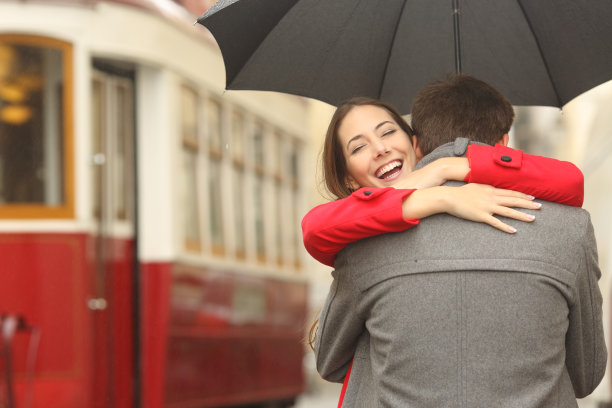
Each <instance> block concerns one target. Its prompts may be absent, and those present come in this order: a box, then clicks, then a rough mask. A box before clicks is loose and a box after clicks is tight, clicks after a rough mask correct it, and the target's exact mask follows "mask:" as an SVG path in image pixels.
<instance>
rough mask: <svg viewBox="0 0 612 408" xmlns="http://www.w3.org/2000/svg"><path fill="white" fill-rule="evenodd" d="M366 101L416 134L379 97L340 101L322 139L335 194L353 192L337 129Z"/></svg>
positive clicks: (313, 330) (313, 328)
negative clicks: (350, 113) (383, 110)
mask: <svg viewBox="0 0 612 408" xmlns="http://www.w3.org/2000/svg"><path fill="white" fill-rule="evenodd" d="M365 105H371V106H377V107H379V108H382V109H385V110H386V111H387V112H389V114H390V115H391V118H393V120H394V121H395V122H396V123H397V124H398V125H399V127H400V128H401V129H402V130H403V131H404V132H406V134H407V135H408V137H410V138H411V137H412V136H413V135H414V132H413V131H412V128H411V127H410V125H408V123H407V122H406V121H405V120H404V118H402V115H401V114H400V113H399V112H398V111H397V109H395V108H394V107H393V106H391V105H389V104H388V103H386V102H383V101H381V100H379V99H374V98H368V97H363V96H360V97H355V98H351V99H348V100H346V101H344V102H343V103H342V104H340V105H339V106H338V108H337V109H336V111H335V112H334V115H333V116H332V118H331V121H330V122H329V126H328V128H327V133H326V134H325V142H324V143H323V155H322V160H321V163H322V167H323V178H324V181H325V186H326V187H327V190H328V191H329V192H330V193H332V194H333V195H334V196H336V198H345V197H348V196H350V195H351V193H352V192H353V190H351V188H350V187H349V186H348V183H347V180H348V176H349V174H348V169H347V167H346V160H345V158H344V154H343V153H342V147H341V146H340V141H339V137H338V129H339V128H340V125H341V124H342V121H343V120H344V118H345V117H346V115H348V113H349V112H350V111H351V110H353V108H355V107H356V106H365ZM318 324H319V319H315V321H314V322H313V324H312V326H311V327H310V330H309V331H308V345H309V346H310V348H311V349H313V350H314V342H315V337H316V335H317V328H318Z"/></svg>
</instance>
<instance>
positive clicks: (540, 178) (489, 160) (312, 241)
mask: <svg viewBox="0 0 612 408" xmlns="http://www.w3.org/2000/svg"><path fill="white" fill-rule="evenodd" d="M467 158H468V161H469V163H470V173H468V175H467V176H466V178H465V181H467V182H469V183H481V184H490V185H492V186H495V187H499V188H505V189H509V190H516V191H521V192H523V193H526V194H531V195H533V196H534V197H537V198H539V199H542V200H547V201H555V202H558V203H562V204H567V205H573V206H576V207H580V206H582V201H583V197H584V177H583V175H582V172H581V171H580V170H579V169H578V168H577V167H576V166H575V165H574V164H572V163H570V162H566V161H560V160H555V159H551V158H547V157H541V156H534V155H530V154H524V153H523V152H522V151H521V150H515V149H512V148H509V147H505V146H502V145H495V147H492V146H485V145H469V146H468V149H467ZM413 191H414V189H395V188H393V187H387V188H370V187H364V188H360V189H359V190H357V191H355V192H354V193H353V194H351V195H350V196H349V197H346V198H343V199H340V200H336V201H332V202H329V203H326V204H322V205H319V206H317V207H315V208H313V209H312V210H310V211H309V212H308V214H306V216H305V217H304V218H303V220H302V235H303V239H304V246H305V247H306V250H307V251H308V253H309V254H310V255H312V257H313V258H315V259H316V260H318V261H319V262H321V263H323V264H325V265H328V266H332V267H333V265H334V260H335V258H336V254H337V253H338V252H340V250H342V248H344V247H345V246H346V245H348V244H350V243H351V242H355V241H357V240H360V239H363V238H367V237H372V236H375V235H379V234H384V233H386V232H398V231H404V230H407V229H408V228H411V227H413V226H415V225H417V224H418V223H419V220H418V219H415V218H410V219H405V218H404V217H403V215H402V202H403V200H404V198H406V197H407V196H408V195H410V194H411V193H412V192H413Z"/></svg>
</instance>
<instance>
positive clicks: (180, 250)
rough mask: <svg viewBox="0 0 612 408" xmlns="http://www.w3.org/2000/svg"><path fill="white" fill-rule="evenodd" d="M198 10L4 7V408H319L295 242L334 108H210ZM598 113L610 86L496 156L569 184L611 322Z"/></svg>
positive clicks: (534, 120)
mask: <svg viewBox="0 0 612 408" xmlns="http://www.w3.org/2000/svg"><path fill="white" fill-rule="evenodd" d="M212 3H214V1H212V0H186V1H176V2H174V1H171V0H117V1H97V0H61V1H60V0H57V1H56V0H39V1H30V0H24V1H7V0H0V315H1V319H0V323H1V325H2V327H1V329H2V330H1V332H2V345H1V349H0V351H1V353H0V407H5V406H6V407H11V406H17V407H20V408H21V407H27V408H29V407H45V408H54V407H66V408H68V407H74V408H82V407H104V408H106V407H146V408H156V407H175V408H178V407H213V406H237V405H247V404H248V405H250V406H257V405H259V406H279V407H281V406H293V405H294V404H297V406H299V407H317V408H318V407H323V408H324V407H325V406H329V407H333V406H335V401H336V398H337V395H338V393H339V386H338V385H332V386H329V385H327V384H325V383H324V382H323V381H322V380H320V379H319V378H318V375H317V374H316V372H315V370H314V363H313V360H312V353H311V352H310V351H309V349H308V348H307V346H306V344H305V337H306V335H307V331H308V328H309V327H310V324H311V322H312V321H313V320H314V318H315V317H316V314H317V312H318V310H319V308H320V307H321V304H322V302H323V300H324V299H325V296H326V294H327V289H328V287H329V283H330V282H331V276H330V268H328V267H325V266H322V265H320V264H318V263H317V262H316V261H314V260H313V259H311V258H310V257H309V256H308V254H306V253H305V251H304V250H303V246H302V243H301V230H300V220H301V218H302V216H303V215H304V214H305V213H306V211H308V209H310V208H312V207H313V206H314V205H316V204H319V203H322V202H325V201H326V200H327V199H328V197H327V196H326V194H325V192H324V189H323V187H322V184H321V183H320V181H321V180H320V173H319V169H318V164H319V162H318V161H319V152H320V147H321V146H322V141H323V136H324V133H325V129H326V127H327V123H328V121H329V118H330V117H331V114H332V113H333V108H332V107H330V106H329V105H326V104H324V103H321V102H317V101H312V100H308V99H305V98H299V97H295V96H289V95H283V94H277V93H269V92H247V91H232V92H225V91H224V80H225V72H224V67H223V60H222V58H221V55H220V53H219V50H218V48H217V46H216V43H215V41H214V39H213V38H212V36H211V35H210V34H209V33H208V32H207V31H206V30H205V29H204V28H203V27H201V26H199V25H194V24H193V23H194V22H195V19H196V18H197V17H198V16H199V15H200V14H202V13H203V12H204V10H206V9H207V8H208V7H209V6H210V5H211V4H212ZM611 111H612V84H606V85H603V86H601V87H599V88H597V89H595V90H593V91H590V92H589V93H587V94H585V95H582V96H580V97H579V98H577V99H576V100H575V101H573V102H571V103H570V104H568V105H567V106H566V107H565V108H564V110H563V112H561V111H560V110H558V109H551V108H517V114H518V115H517V120H516V124H515V127H514V129H513V135H512V139H513V145H514V146H515V147H518V148H521V149H524V150H526V151H527V152H529V153H534V154H542V155H547V156H552V157H556V158H559V159H563V160H570V161H573V162H574V163H576V164H577V165H578V166H579V167H580V168H581V169H582V170H583V171H584V174H585V178H586V194H585V196H586V201H585V208H586V209H588V210H589V211H590V212H591V214H592V216H593V221H594V224H595V229H596V233H597V234H598V236H597V238H598V242H599V250H600V260H601V266H602V271H603V274H604V277H603V278H602V280H601V287H602V291H603V292H604V295H605V299H606V302H608V297H609V296H610V294H609V291H608V287H609V285H610V281H609V278H608V275H609V273H608V270H609V255H608V254H609V253H610V249H609V248H608V247H609V246H610V244H609V242H610V240H609V236H608V235H609V234H610V232H609V231H611V228H610V226H609V225H608V223H610V221H609V219H608V217H607V214H606V210H607V209H608V208H610V205H609V204H610V200H612V195H611V194H610V193H609V191H608V190H609V189H608V186H609V185H610V183H609V180H608V178H609V177H610V176H609V175H610V174H612V173H611V172H610V171H609V170H610V167H612V160H611V159H609V158H608V157H609V155H608V152H609V151H610V150H612V139H610V138H609V137H607V132H608V131H609V129H612V115H611V114H610V113H612V112H611ZM605 307H606V316H605V318H606V329H607V330H608V325H607V320H608V319H609V316H610V314H609V313H608V309H609V308H610V305H609V304H608V303H606V305H605ZM608 400H610V381H609V379H608V377H606V379H605V380H604V382H603V383H602V385H601V386H600V387H599V389H598V390H597V391H596V393H595V394H594V395H593V396H592V397H590V398H589V399H588V400H587V401H586V403H591V404H596V403H599V402H606V401H608ZM11 403H12V404H13V405H11ZM585 406H586V405H585ZM593 406H595V405H593Z"/></svg>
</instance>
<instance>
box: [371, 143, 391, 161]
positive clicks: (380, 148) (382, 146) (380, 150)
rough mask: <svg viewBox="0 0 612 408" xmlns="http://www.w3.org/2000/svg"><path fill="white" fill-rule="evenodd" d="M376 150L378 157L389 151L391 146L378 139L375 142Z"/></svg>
mask: <svg viewBox="0 0 612 408" xmlns="http://www.w3.org/2000/svg"><path fill="white" fill-rule="evenodd" d="M374 152H375V154H376V156H377V157H378V156H382V155H384V154H386V153H388V152H389V148H388V147H387V144H386V143H385V142H384V141H383V140H381V139H378V140H377V141H376V142H375V143H374Z"/></svg>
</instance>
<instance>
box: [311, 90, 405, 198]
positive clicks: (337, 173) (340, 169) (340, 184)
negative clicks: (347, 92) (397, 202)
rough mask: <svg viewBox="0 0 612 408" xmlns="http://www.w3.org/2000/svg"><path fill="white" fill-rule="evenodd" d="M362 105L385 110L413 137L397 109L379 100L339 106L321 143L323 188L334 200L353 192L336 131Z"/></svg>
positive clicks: (354, 100) (355, 100) (351, 101)
mask: <svg viewBox="0 0 612 408" xmlns="http://www.w3.org/2000/svg"><path fill="white" fill-rule="evenodd" d="M364 105H372V106H377V107H379V108H382V109H385V110H386V111H387V112H389V114H390V115H391V117H392V118H393V120H394V121H395V122H397V124H398V125H399V127H400V128H401V129H402V130H403V131H404V132H406V134H407V135H408V137H412V136H413V135H414V132H413V131H412V128H410V126H409V125H408V123H407V122H406V121H405V120H404V119H403V118H402V115H401V114H400V113H399V112H398V111H397V109H395V108H394V107H393V106H391V105H389V104H388V103H386V102H383V101H381V100H379V99H374V98H367V97H361V96H360V97H356V98H351V99H348V100H346V101H345V102H343V103H342V104H340V105H339V106H338V108H337V109H336V111H335V112H334V115H333V116H332V118H331V121H330V122H329V126H328V128H327V133H326V135H325V142H324V143H323V155H322V160H321V163H322V168H323V169H322V170H323V179H324V181H325V186H326V187H327V190H328V191H329V192H330V193H332V194H333V195H334V196H335V197H336V198H344V197H348V196H349V195H351V193H352V192H353V190H351V188H350V187H349V186H348V184H347V180H348V176H349V174H348V169H347V167H346V160H345V158H344V154H343V153H342V147H341V146H340V141H339V137H338V129H339V128H340V125H341V124H342V121H343V120H344V118H345V117H346V115H348V113H349V112H350V111H351V110H353V108H355V107H356V106H364Z"/></svg>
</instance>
